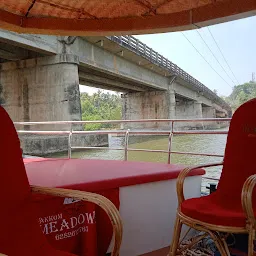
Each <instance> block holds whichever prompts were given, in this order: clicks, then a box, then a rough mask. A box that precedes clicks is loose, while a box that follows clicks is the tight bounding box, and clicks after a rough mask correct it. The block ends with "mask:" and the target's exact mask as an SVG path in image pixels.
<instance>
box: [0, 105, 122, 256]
mask: <svg viewBox="0 0 256 256" xmlns="http://www.w3.org/2000/svg"><path fill="white" fill-rule="evenodd" d="M0 120H1V125H0V145H1V147H0V180H1V181H2V183H1V186H0V191H1V193H0V203H1V212H0V252H1V253H2V254H0V255H5V254H6V255H12V256H15V255H26V256H32V255H33V256H34V255H37V256H46V255H47V256H74V255H73V254H71V253H67V252H61V251H58V250H55V249H54V248H53V247H52V246H51V245H50V244H49V243H48V242H47V240H46V237H45V236H44V235H43V232H42V231H41V228H40V226H39V223H38V220H37V218H36V216H37V215H36V209H34V206H33V204H32V203H31V200H32V192H34V193H41V194H47V195H53V196H60V197H69V198H74V199H79V200H83V201H88V202H92V203H95V204H97V205H98V206H100V207H101V208H102V209H103V210H104V211H105V212H106V213H107V215H108V216H109V218H110V220H111V223H112V226H113V233H114V248H113V251H112V254H111V255H112V256H118V255H119V249H120V245H121V240H122V222H121V218H120V215H119V212H118V210H117V209H116V207H115V206H114V204H113V203H112V202H111V201H110V200H108V199H107V198H105V197H103V196H101V195H97V194H94V193H88V192H82V191H75V190H68V189H59V188H43V187H35V186H32V187H30V186H29V182H28V178H27V175H26V171H25V167H24V163H23V159H22V152H21V150H20V142H19V138H18V135H17V132H16V130H15V127H14V125H13V123H12V121H11V119H10V118H9V116H8V114H7V113H6V111H5V110H4V109H3V108H2V107H0Z"/></svg>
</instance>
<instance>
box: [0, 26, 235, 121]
mask: <svg viewBox="0 0 256 256" xmlns="http://www.w3.org/2000/svg"><path fill="white" fill-rule="evenodd" d="M0 62H1V63H0V101H1V102H2V103H4V106H5V108H6V109H7V111H8V112H9V114H10V116H11V117H12V119H13V120H14V121H55V120H80V119H81V107H80V93H79V84H85V85H88V86H93V87H98V88H103V89H110V90H115V91H120V92H123V94H122V98H123V118H124V119H155V118H162V119H163V118H170V119H175V118H212V117H227V116H230V115H231V108H230V106H229V105H228V104H227V103H226V102H225V101H223V100H222V99H221V98H219V97H218V96H217V95H216V94H215V93H213V92H212V91H211V90H209V89H208V88H207V87H206V86H205V85H203V84H201V83H200V82H199V81H197V80H196V79H195V78H193V77H192V76H190V75H189V74H187V73H186V72H185V71H183V70H182V69H181V68H179V67H178V66H177V65H175V64H173V63H172V62H171V61H169V60H167V59H166V58H165V57H164V56H162V55H160V54H158V53H157V52H155V51H154V50H153V49H151V48H149V47H148V46H146V45H145V44H143V43H142V42H140V41H139V40H137V39H136V38H134V37H131V36H122V37H117V36H113V37H57V36H46V35H24V34H16V33H13V32H8V31H4V30H1V31H0Z"/></svg>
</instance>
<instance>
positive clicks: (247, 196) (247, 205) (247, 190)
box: [241, 174, 256, 228]
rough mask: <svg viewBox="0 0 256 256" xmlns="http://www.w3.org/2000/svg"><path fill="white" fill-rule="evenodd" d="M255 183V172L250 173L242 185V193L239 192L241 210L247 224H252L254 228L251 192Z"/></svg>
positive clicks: (255, 222)
mask: <svg viewBox="0 0 256 256" xmlns="http://www.w3.org/2000/svg"><path fill="white" fill-rule="evenodd" d="M255 185H256V174H254V175H251V176H250V177H249V178H247V180H246V181H245V183H244V185H243V189H242V194H241V200H242V206H243V210H244V212H245V215H246V218H247V220H248V223H247V224H248V225H253V226H254V228H255V225H256V220H255V216H254V212H253V207H252V192H253V189H254V187H255Z"/></svg>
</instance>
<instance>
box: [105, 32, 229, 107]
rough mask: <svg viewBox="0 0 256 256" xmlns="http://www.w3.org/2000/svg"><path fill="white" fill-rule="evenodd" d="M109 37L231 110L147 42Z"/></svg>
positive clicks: (127, 37)
mask: <svg viewBox="0 0 256 256" xmlns="http://www.w3.org/2000/svg"><path fill="white" fill-rule="evenodd" d="M107 38H108V39H110V40H111V41H114V42H116V43H118V44H119V45H121V46H122V47H125V48H127V49H129V50H131V51H133V52H135V53H136V54H137V55H140V56H142V57H144V58H145V59H147V60H148V61H150V62H151V63H153V64H155V65H157V66H159V67H162V68H164V69H166V70H167V71H168V72H170V73H171V74H172V75H176V76H178V77H180V78H182V79H183V80H185V81H187V82H188V83H189V84H192V85H193V88H192V89H196V91H198V92H200V93H205V94H206V95H207V97H208V98H210V99H211V100H213V101H216V102H217V103H218V104H219V105H221V106H222V107H223V108H225V109H227V110H231V108H230V106H229V105H228V104H227V103H226V102H225V101H224V100H222V99H221V98H220V97H218V96H217V95H216V94H215V93H214V92H212V91H211V90H210V89H209V88H207V87H206V86H205V85H204V84H202V83H201V82H199V81H198V80H197V79H195V78H194V77H192V76H191V75H189V74H188V73H187V72H185V71H184V70H183V69H181V68H180V67H178V66H177V65H176V64H174V63H172V62H171V61H170V60H168V59H167V58H165V57H164V56H163V55H161V54H159V53H158V52H156V51H154V50H153V49H152V48H150V47H148V46H147V45H146V44H144V43H142V42H141V41H140V40H138V39H137V38H135V37H133V36H107Z"/></svg>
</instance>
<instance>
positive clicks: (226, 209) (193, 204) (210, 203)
mask: <svg viewBox="0 0 256 256" xmlns="http://www.w3.org/2000/svg"><path fill="white" fill-rule="evenodd" d="M232 206H234V207H232ZM181 212H182V213H183V214H185V215H186V216H188V217H191V218H193V219H196V220H199V221H203V222H206V223H210V224H214V225H222V226H233V227H234V226H235V227H245V224H246V219H245V214H244V212H243V210H242V207H239V208H238V207H237V206H235V205H232V204H229V203H226V204H222V203H221V202H219V201H218V197H217V196H216V193H213V194H211V195H209V196H204V197H200V198H191V199H188V200H185V201H184V202H183V203H182V204H181ZM255 213H256V211H255Z"/></svg>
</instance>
